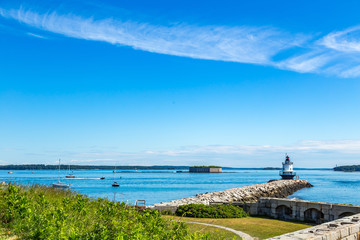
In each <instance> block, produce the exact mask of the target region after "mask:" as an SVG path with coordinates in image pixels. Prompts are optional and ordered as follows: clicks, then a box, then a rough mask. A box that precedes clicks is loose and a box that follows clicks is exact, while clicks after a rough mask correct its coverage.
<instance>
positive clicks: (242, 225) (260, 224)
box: [164, 216, 311, 239]
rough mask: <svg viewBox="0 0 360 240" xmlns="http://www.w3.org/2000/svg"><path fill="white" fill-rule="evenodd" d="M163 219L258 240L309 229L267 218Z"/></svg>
mask: <svg viewBox="0 0 360 240" xmlns="http://www.w3.org/2000/svg"><path fill="white" fill-rule="evenodd" d="M164 218H172V219H177V220H182V221H191V222H202V223H210V224H215V225H220V226H224V227H229V228H232V229H235V230H238V231H241V232H244V233H247V234H249V235H250V236H252V237H257V238H260V239H266V238H271V237H275V236H279V235H282V234H285V233H289V232H294V231H297V230H301V229H305V228H308V227H311V225H307V224H303V223H294V222H285V221H280V220H275V219H269V218H260V217H246V218H225V219H218V218H216V219H215V218H188V217H176V216H164Z"/></svg>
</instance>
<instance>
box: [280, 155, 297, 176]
mask: <svg viewBox="0 0 360 240" xmlns="http://www.w3.org/2000/svg"><path fill="white" fill-rule="evenodd" d="M282 165H283V169H282V170H281V171H280V174H279V175H280V176H281V177H282V179H294V177H295V175H296V172H294V169H293V162H291V161H290V158H289V156H288V155H287V154H286V157H285V162H283V163H282Z"/></svg>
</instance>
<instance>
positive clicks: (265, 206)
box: [232, 198, 360, 223]
mask: <svg viewBox="0 0 360 240" xmlns="http://www.w3.org/2000/svg"><path fill="white" fill-rule="evenodd" d="M232 204H233V205H238V206H240V207H242V208H244V210H245V211H248V212H249V213H250V214H251V215H266V216H270V217H273V218H276V219H282V220H300V221H307V222H314V223H323V222H328V221H332V220H335V219H339V218H342V217H346V216H350V215H354V214H357V213H360V206H359V205H347V204H339V203H326V202H315V201H303V200H295V199H285V198H260V199H259V201H258V202H256V203H242V202H239V203H232Z"/></svg>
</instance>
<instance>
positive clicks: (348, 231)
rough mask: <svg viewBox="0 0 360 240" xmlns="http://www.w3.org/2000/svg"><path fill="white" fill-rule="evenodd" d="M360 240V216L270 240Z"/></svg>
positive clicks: (345, 218) (341, 219)
mask: <svg viewBox="0 0 360 240" xmlns="http://www.w3.org/2000/svg"><path fill="white" fill-rule="evenodd" d="M270 239H271V240H275V239H276V240H294V239H297V240H305V239H311V240H359V239H360V214H356V215H353V216H349V217H344V218H340V219H338V220H335V221H332V222H328V223H323V224H321V225H317V226H314V227H310V228H306V229H303V230H300V231H296V232H292V233H287V234H284V235H281V236H277V237H274V238H269V239H268V240H270Z"/></svg>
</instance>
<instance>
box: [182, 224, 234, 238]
mask: <svg viewBox="0 0 360 240" xmlns="http://www.w3.org/2000/svg"><path fill="white" fill-rule="evenodd" d="M186 225H187V226H188V227H189V230H190V232H192V233H200V234H208V235H209V240H241V237H239V236H238V235H236V234H235V233H232V232H230V231H226V230H224V229H221V228H216V227H210V226H204V225H200V224H196V223H187V224H186Z"/></svg>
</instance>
